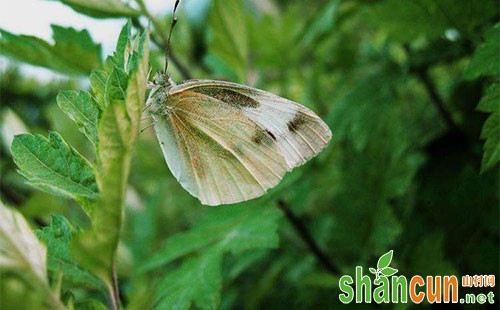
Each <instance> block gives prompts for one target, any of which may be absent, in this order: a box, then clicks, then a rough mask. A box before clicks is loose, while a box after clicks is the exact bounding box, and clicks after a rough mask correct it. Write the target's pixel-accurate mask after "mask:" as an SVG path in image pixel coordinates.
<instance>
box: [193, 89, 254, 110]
mask: <svg viewBox="0 0 500 310" xmlns="http://www.w3.org/2000/svg"><path fill="white" fill-rule="evenodd" d="M193 90H194V91H195V92H197V93H200V94H204V95H207V96H210V97H213V98H215V99H218V100H220V101H223V102H225V103H227V104H230V105H232V106H234V107H236V108H246V107H248V108H258V107H259V106H260V103H259V102H258V101H257V100H255V99H253V98H250V97H248V96H245V95H243V94H241V93H239V92H237V91H234V90H230V89H226V88H220V87H198V88H195V89H193Z"/></svg>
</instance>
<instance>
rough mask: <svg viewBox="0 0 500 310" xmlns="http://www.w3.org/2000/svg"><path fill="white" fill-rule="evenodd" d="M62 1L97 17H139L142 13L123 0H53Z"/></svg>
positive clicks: (79, 10) (74, 8)
mask: <svg viewBox="0 0 500 310" xmlns="http://www.w3.org/2000/svg"><path fill="white" fill-rule="evenodd" d="M52 1H59V2H62V3H64V4H66V5H68V6H69V7H71V8H72V9H73V10H75V11H77V12H79V13H82V14H85V15H89V16H92V17H97V18H110V17H137V16H139V15H140V14H141V13H140V12H139V11H138V10H136V9H134V8H132V7H130V6H129V5H128V4H127V3H125V2H124V1H121V0H52Z"/></svg>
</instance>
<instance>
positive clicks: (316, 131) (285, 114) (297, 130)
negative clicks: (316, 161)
mask: <svg viewBox="0 0 500 310" xmlns="http://www.w3.org/2000/svg"><path fill="white" fill-rule="evenodd" d="M188 90H189V91H191V92H195V93H199V94H203V95H206V96H209V97H211V98H214V99H217V100H219V101H222V102H224V103H226V105H228V106H231V107H233V108H236V109H238V110H240V111H241V112H242V113H243V114H244V115H245V116H246V117H247V118H249V119H250V120H252V121H253V122H255V123H256V124H257V125H258V126H259V127H260V128H261V129H263V130H264V131H265V132H266V133H267V134H268V135H269V136H270V137H272V139H273V140H275V141H276V143H277V144H278V148H279V150H280V152H281V154H282V155H283V156H284V157H285V160H286V165H287V169H288V170H291V169H293V168H294V167H297V166H300V165H302V164H304V163H305V162H306V161H308V160H309V159H311V158H312V157H314V156H315V155H316V154H318V153H319V152H320V151H321V150H323V149H324V148H325V147H326V145H327V144H328V142H329V141H330V139H331V136H332V133H331V131H330V129H329V128H328V126H327V125H326V124H325V122H323V121H322V120H321V119H320V118H319V117H318V116H317V115H316V114H315V113H314V112H312V111H311V110H309V109H308V108H306V107H304V106H302V105H300V104H298V103H295V102H293V101H290V100H287V99H285V98H282V97H279V96H276V95H274V94H272V93H269V92H265V91H262V90H259V89H256V88H252V87H248V86H244V85H240V84H235V83H230V82H224V81H211V80H191V81H186V82H184V83H182V84H180V85H178V86H176V87H174V88H172V90H171V91H170V93H171V94H175V93H177V92H184V91H188Z"/></svg>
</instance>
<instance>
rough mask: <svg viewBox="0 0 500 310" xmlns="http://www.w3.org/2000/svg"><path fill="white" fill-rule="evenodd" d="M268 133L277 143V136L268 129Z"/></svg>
mask: <svg viewBox="0 0 500 310" xmlns="http://www.w3.org/2000/svg"><path fill="white" fill-rule="evenodd" d="M266 133H267V134H268V135H269V136H270V137H271V139H273V140H274V141H276V136H275V135H274V134H273V133H272V132H270V131H269V130H267V129H266Z"/></svg>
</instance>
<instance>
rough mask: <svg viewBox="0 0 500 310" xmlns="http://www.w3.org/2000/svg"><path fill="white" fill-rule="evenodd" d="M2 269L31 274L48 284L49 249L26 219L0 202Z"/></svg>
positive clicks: (0, 253) (0, 266)
mask: <svg viewBox="0 0 500 310" xmlns="http://www.w3.org/2000/svg"><path fill="white" fill-rule="evenodd" d="M0 219H1V221H0V268H8V269H11V270H16V271H18V272H21V273H29V274H30V275H31V276H33V277H34V278H35V279H36V280H37V281H38V282H40V283H43V284H46V285H48V282H47V267H46V265H47V257H46V254H47V249H46V248H45V246H44V245H43V244H42V243H41V242H40V241H38V239H37V238H36V236H35V234H34V233H33V232H32V231H31V228H30V227H29V225H28V223H27V222H26V220H25V219H24V217H23V216H22V215H21V214H20V213H18V212H17V211H15V210H13V209H10V208H7V207H6V206H4V205H3V203H2V202H0Z"/></svg>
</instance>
